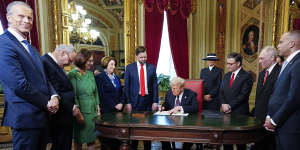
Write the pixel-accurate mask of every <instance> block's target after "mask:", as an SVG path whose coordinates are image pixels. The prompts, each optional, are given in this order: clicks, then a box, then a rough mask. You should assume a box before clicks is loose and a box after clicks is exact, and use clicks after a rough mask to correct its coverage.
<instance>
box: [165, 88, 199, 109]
mask: <svg viewBox="0 0 300 150" xmlns="http://www.w3.org/2000/svg"><path fill="white" fill-rule="evenodd" d="M175 99H176V96H174V95H173V93H172V91H171V90H169V91H168V92H167V94H166V97H165V102H164V104H163V105H162V106H163V107H165V110H171V109H173V108H174V105H175ZM180 105H181V106H182V108H183V110H184V112H185V113H195V112H198V101H197V93H195V92H193V91H191V90H189V89H184V91H183V95H182V98H181V102H180Z"/></svg>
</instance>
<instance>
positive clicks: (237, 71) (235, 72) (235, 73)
mask: <svg viewBox="0 0 300 150" xmlns="http://www.w3.org/2000/svg"><path fill="white" fill-rule="evenodd" d="M241 69H242V67H240V68H239V69H237V70H235V71H234V72H232V73H234V75H235V76H236V75H237V74H238V73H239V72H240V70H241Z"/></svg>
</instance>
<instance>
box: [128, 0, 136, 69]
mask: <svg viewBox="0 0 300 150" xmlns="http://www.w3.org/2000/svg"><path fill="white" fill-rule="evenodd" d="M138 29H139V28H138V0H125V1H124V30H125V35H124V36H125V37H124V38H125V65H128V64H130V63H132V62H134V61H135V47H137V46H138Z"/></svg>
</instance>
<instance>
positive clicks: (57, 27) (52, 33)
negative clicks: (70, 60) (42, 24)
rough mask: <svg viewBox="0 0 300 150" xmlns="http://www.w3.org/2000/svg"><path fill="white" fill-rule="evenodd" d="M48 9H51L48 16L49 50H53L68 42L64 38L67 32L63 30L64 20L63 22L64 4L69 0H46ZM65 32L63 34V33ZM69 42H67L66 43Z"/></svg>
mask: <svg viewBox="0 0 300 150" xmlns="http://www.w3.org/2000/svg"><path fill="white" fill-rule="evenodd" d="M46 2H47V6H48V10H49V15H48V16H49V18H48V27H49V28H48V33H49V34H48V35H49V37H48V39H49V41H50V42H49V50H50V51H53V50H54V49H55V47H56V45H58V44H61V43H64V41H65V42H66V40H63V37H65V36H63V35H65V32H64V30H63V22H62V20H63V19H62V6H65V5H63V4H65V2H67V0H62V1H57V0H49V1H46ZM61 32H63V34H62V33H61ZM66 44H67V43H66Z"/></svg>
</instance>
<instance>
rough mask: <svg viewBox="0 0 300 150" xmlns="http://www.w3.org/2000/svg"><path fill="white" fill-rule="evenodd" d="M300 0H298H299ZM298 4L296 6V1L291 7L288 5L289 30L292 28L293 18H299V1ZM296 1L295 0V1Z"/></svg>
mask: <svg viewBox="0 0 300 150" xmlns="http://www.w3.org/2000/svg"><path fill="white" fill-rule="evenodd" d="M299 1H300V0H299ZM299 1H298V2H297V3H299V6H297V3H294V4H293V5H292V6H291V7H290V17H289V18H290V20H289V25H290V26H289V30H293V20H294V19H296V18H298V19H299V18H300V2H299ZM295 2H296V1H295Z"/></svg>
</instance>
